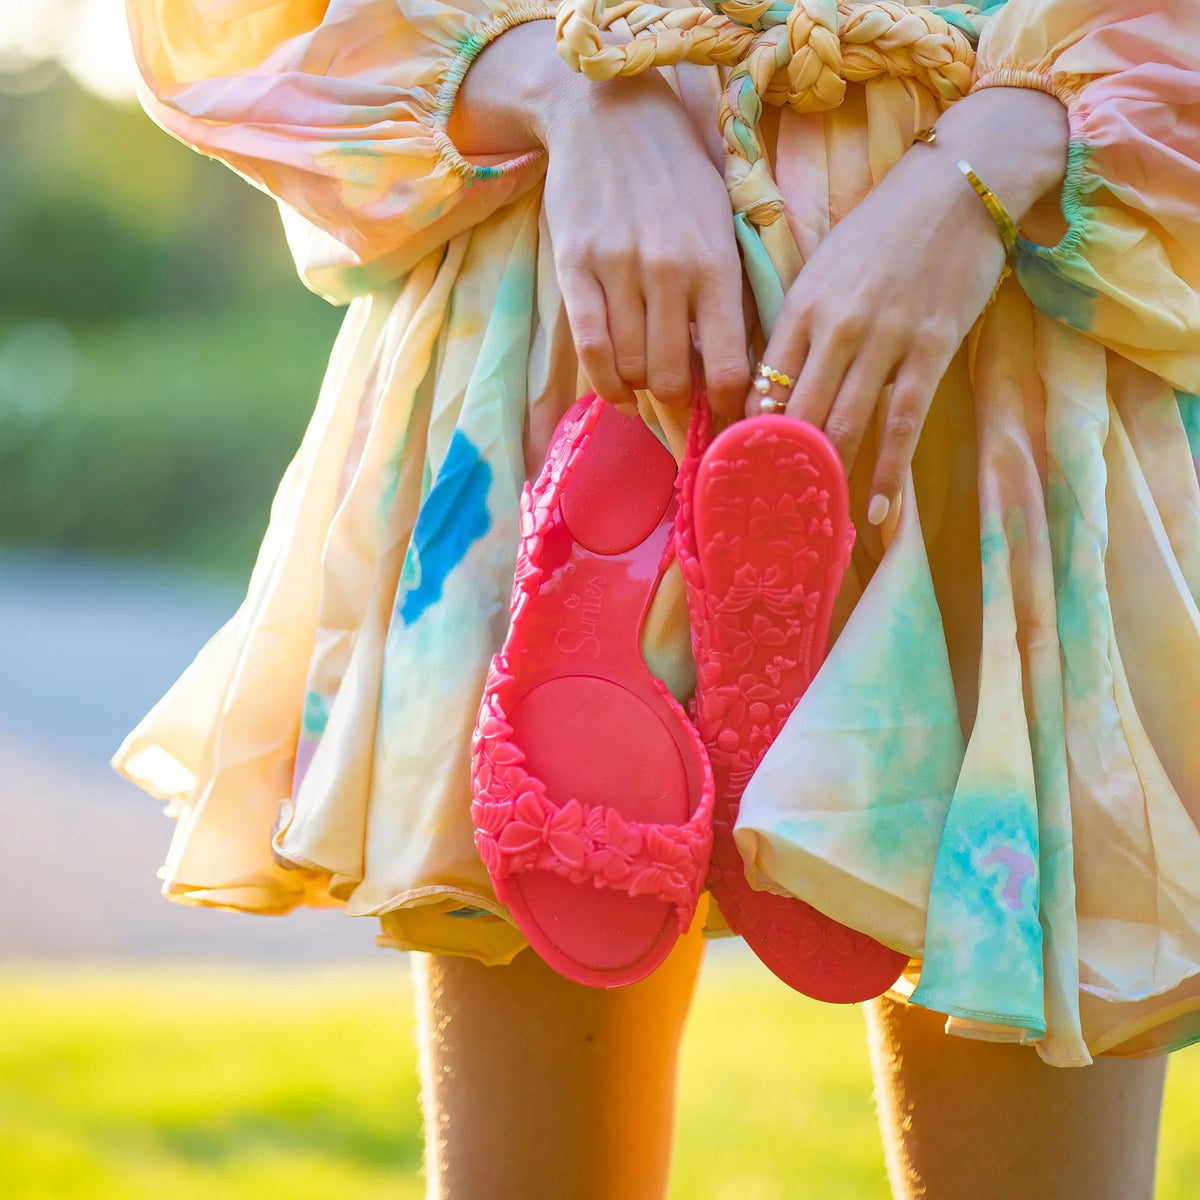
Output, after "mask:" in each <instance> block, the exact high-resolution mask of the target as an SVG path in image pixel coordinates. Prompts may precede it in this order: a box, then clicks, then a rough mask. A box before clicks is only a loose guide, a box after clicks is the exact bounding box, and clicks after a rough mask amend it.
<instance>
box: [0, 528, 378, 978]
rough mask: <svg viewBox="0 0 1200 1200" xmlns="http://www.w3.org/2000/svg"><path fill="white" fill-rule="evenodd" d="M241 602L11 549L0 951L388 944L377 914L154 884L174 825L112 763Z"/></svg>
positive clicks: (362, 950)
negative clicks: (210, 904)
mask: <svg viewBox="0 0 1200 1200" xmlns="http://www.w3.org/2000/svg"><path fill="white" fill-rule="evenodd" d="M238 600H239V594H238V591H237V590H236V589H233V588H230V587H222V586H220V585H216V584H213V583H210V582H206V581H197V580H196V579H194V578H192V577H190V576H188V575H185V574H182V573H178V572H172V571H168V570H159V569H154V568H149V567H134V566H118V565H114V564H110V563H106V562H100V561H87V560H68V559H55V558H41V557H33V556H24V555H14V554H11V553H8V552H5V553H3V554H0V958H8V959H10V960H11V959H13V958H29V957H55V958H61V957H72V958H76V957H98V958H105V957H114V956H116V957H138V958H150V957H154V958H157V957H163V956H175V955H179V956H187V957H196V956H201V957H220V958H231V957H232V958H247V959H259V960H261V959H288V960H292V961H297V960H309V961H316V960H324V959H344V958H351V957H353V958H362V957H368V956H374V957H377V956H378V955H380V954H383V953H384V951H381V950H377V949H376V948H375V947H374V944H373V939H374V934H375V929H376V924H375V922H374V921H372V920H350V919H347V918H346V917H344V916H342V915H341V913H337V912H300V913H293V914H292V915H290V916H288V917H287V918H286V920H284V919H280V918H271V917H249V916H243V915H241V914H233V913H219V912H211V911H205V910H199V909H192V908H186V907H183V906H180V905H176V904H169V903H167V902H166V901H165V900H163V899H162V898H161V897H160V896H159V894H158V881H157V880H156V879H155V875H154V872H155V870H156V869H157V867H158V864H159V862H160V861H161V859H162V855H163V852H164V850H165V849H166V845H167V841H168V839H169V837H170V832H171V826H170V824H169V822H168V821H167V820H166V819H165V818H164V817H163V815H162V812H161V805H159V804H158V802H157V801H155V800H152V799H151V798H150V797H148V796H146V795H144V794H143V793H142V792H139V791H138V790H137V789H135V788H133V787H132V786H130V785H129V784H127V783H125V782H124V781H123V780H121V779H119V778H118V777H117V776H116V775H115V774H114V773H113V772H112V770H111V769H110V768H109V766H108V759H109V756H110V755H111V754H112V753H113V751H114V750H115V749H116V747H117V746H118V745H119V744H120V741H121V738H122V737H123V736H124V735H125V733H126V732H127V731H128V730H129V729H130V728H131V727H132V726H133V725H134V724H136V722H137V721H138V719H139V718H140V717H141V716H142V715H143V713H145V712H146V710H147V709H148V708H150V706H151V705H152V704H153V703H154V702H155V701H156V700H157V699H158V697H159V696H160V695H161V694H162V693H163V691H165V690H166V688H167V687H168V686H170V684H171V682H172V681H173V680H174V679H175V678H176V676H177V675H178V674H179V672H180V671H182V670H183V668H184V667H185V666H187V664H188V662H189V661H190V660H191V658H192V656H193V655H194V654H195V653H196V651H197V650H198V649H199V648H200V647H201V646H202V645H203V644H204V642H205V640H206V639H207V638H208V637H209V636H210V635H211V634H212V633H213V632H215V631H216V629H217V628H218V627H219V626H220V624H221V623H222V622H223V621H224V620H225V619H226V617H228V616H229V614H230V613H232V611H233V609H234V608H235V607H236V605H237V603H238Z"/></svg>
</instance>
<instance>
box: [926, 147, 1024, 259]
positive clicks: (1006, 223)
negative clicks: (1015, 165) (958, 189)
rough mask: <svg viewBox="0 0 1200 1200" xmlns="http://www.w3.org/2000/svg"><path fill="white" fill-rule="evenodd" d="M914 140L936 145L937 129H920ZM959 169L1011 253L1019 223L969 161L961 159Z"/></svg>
mask: <svg viewBox="0 0 1200 1200" xmlns="http://www.w3.org/2000/svg"><path fill="white" fill-rule="evenodd" d="M913 141H914V142H924V143H925V145H927V146H936V145H937V130H936V129H918V130H917V132H916V133H914V134H913ZM958 169H959V170H960V171H961V172H962V173H963V174H964V175H965V176H966V179H967V182H968V183H969V184H970V185H971V188H972V190H973V191H974V192H975V195H977V196H978V197H979V198H980V200H982V201H983V205H984V207H985V208H986V209H987V210H988V215H989V216H990V217H991V218H992V220H993V221H994V222H995V223H996V229H997V230H999V233H1000V237H1001V238H1002V239H1003V241H1004V249H1005V250H1006V251H1007V252H1008V253H1009V254H1011V253H1012V252H1013V250H1014V249H1015V248H1016V245H1017V223H1016V222H1015V221H1014V220H1013V219H1012V217H1011V216H1010V215H1009V212H1008V209H1007V208H1005V207H1004V205H1003V204H1002V203H1001V201H1000V197H999V196H997V195H996V193H995V192H993V191H992V189H991V188H990V187H988V185H987V184H986V183H984V182H983V180H982V179H980V178H979V176H978V175H976V174H975V170H974V168H973V167H972V166H971V164H970V163H969V162H967V161H965V160H964V159H960V160H959V163H958Z"/></svg>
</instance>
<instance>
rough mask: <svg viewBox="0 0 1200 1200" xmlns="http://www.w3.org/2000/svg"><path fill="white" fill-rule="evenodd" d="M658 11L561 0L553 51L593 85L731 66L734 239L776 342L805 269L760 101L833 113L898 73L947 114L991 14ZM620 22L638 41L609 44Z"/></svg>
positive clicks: (760, 7)
mask: <svg viewBox="0 0 1200 1200" xmlns="http://www.w3.org/2000/svg"><path fill="white" fill-rule="evenodd" d="M704 2H705V5H706V7H704V8H662V7H659V6H658V5H654V4H643V3H638V2H637V0H625V2H624V3H618V4H611V5H610V4H608V3H607V0H561V3H560V4H559V6H558V19H557V34H558V52H559V54H560V55H561V56H562V57H563V58H564V59H565V60H566V61H567V63H568V65H569V66H570V67H571V68H572V69H573V70H575V71H579V72H580V73H582V74H583V75H586V76H587V77H588V78H589V79H596V80H601V79H612V78H613V77H615V76H617V75H638V74H640V73H641V72H643V71H648V70H650V69H651V68H653V67H663V66H673V65H674V64H676V63H680V62H690V63H696V64H699V65H702V66H725V67H730V68H732V70H731V71H730V73H729V76H728V79H727V81H726V84H725V89H724V92H723V95H722V100H721V108H720V113H719V117H718V120H719V122H720V127H721V135H722V137H723V139H724V142H725V183H726V186H727V187H728V189H729V196H730V201H731V203H732V205H733V211H734V221H735V225H736V228H737V234H738V241H739V243H740V244H741V247H742V253H743V256H744V259H745V263H746V271H747V275H748V276H749V278H750V282H751V284H752V286H753V288H754V294H755V299H756V301H757V303H758V309H759V316H760V318H761V319H762V322H763V327H764V330H765V331H766V332H767V334H768V335H769V333H770V328H771V326H772V324H773V323H774V318H775V314H776V313H777V312H778V310H779V305H780V304H781V303H782V301H783V295H784V293H785V292H786V290H787V289H788V287H790V286H791V284H792V281H793V280H794V279H795V278H796V275H797V274H798V273H799V271H800V267H801V265H802V262H801V257H800V252H799V250H798V249H797V247H796V243H795V240H794V238H793V237H792V234H791V230H790V229H789V228H788V223H787V221H786V220H783V219H781V218H782V216H783V196H782V194H781V193H780V191H779V188H778V187H777V186H776V184H775V180H774V179H773V178H772V176H771V169H770V164H769V162H768V159H767V155H766V152H765V149H764V147H763V144H762V138H761V136H760V133H759V128H758V125H759V120H760V118H761V115H762V111H763V104H764V103H766V104H775V105H781V106H782V105H786V106H787V107H788V108H791V109H793V110H794V111H796V112H823V111H826V110H828V109H832V108H836V107H837V106H838V105H839V104H840V103H841V102H842V98H843V97H844V96H845V94H846V85H847V83H864V82H866V81H868V80H871V79H878V78H881V77H885V76H887V77H891V78H894V79H899V80H901V81H903V82H904V83H905V85H906V86H907V87H908V88H909V90H910V91H911V92H912V93H913V95H914V100H915V97H916V95H917V89H920V90H921V91H924V92H926V93H928V94H929V95H931V96H933V98H934V99H935V100H936V102H937V103H938V105H939V106H940V107H941V108H943V109H945V108H947V107H949V106H950V105H951V104H952V103H953V102H954V101H955V100H958V99H960V98H961V97H962V96H964V95H966V93H967V91H968V90H969V88H970V86H971V78H972V71H973V68H974V65H975V45H976V43H977V41H978V38H979V32H980V30H981V29H982V27H983V22H984V19H985V18H984V17H983V15H982V14H981V12H980V11H979V9H978V8H977V7H975V6H973V5H966V4H955V5H948V6H944V7H940V8H930V7H925V6H918V5H914V6H912V7H910V6H909V5H907V4H901V3H896V2H895V0H877V2H876V3H869V4H867V3H855V2H853V0H842V2H841V3H838V2H837V0H793V2H788V0H757V2H752V0H704ZM621 19H624V20H625V22H626V23H627V24H628V26H629V29H630V30H631V32H632V33H633V39H632V40H631V41H627V42H624V43H614V42H611V41H605V40H604V39H603V37H602V35H601V33H602V30H606V29H608V28H609V27H610V26H611V25H612V24H613V23H614V22H616V21H618V20H621Z"/></svg>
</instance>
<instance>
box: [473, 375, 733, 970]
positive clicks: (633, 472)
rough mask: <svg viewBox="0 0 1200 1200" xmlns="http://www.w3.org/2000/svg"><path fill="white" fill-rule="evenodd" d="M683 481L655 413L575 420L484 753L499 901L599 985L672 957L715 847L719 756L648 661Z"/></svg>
mask: <svg viewBox="0 0 1200 1200" xmlns="http://www.w3.org/2000/svg"><path fill="white" fill-rule="evenodd" d="M675 475H676V466H675V460H674V459H673V458H672V456H671V454H670V453H669V452H668V451H667V450H666V449H665V448H664V447H663V445H662V444H661V443H660V442H659V440H658V439H657V438H656V437H655V436H654V434H653V433H652V432H651V431H650V430H649V429H648V428H647V427H646V425H645V423H644V422H643V421H641V420H640V419H639V418H638V417H636V416H625V415H623V414H622V413H621V412H619V411H618V410H617V409H616V408H614V407H613V406H612V405H611V404H608V403H607V402H606V401H604V400H599V399H596V398H595V397H591V396H588V397H585V398H584V399H583V400H580V401H578V402H577V403H576V404H575V405H574V406H573V407H572V408H571V409H570V411H568V413H567V415H566V416H565V417H564V418H563V420H562V422H561V423H560V424H559V427H558V430H557V431H556V433H555V437H554V441H553V442H552V444H551V447H550V452H549V454H548V456H547V459H546V465H545V466H544V467H543V468H542V471H541V474H540V475H539V476H538V479H537V482H536V483H534V484H533V485H532V486H530V485H526V489H525V495H524V497H523V500H522V504H521V546H520V551H519V553H518V556H517V568H516V578H515V581H514V585H513V597H512V624H511V626H510V628H509V632H508V636H507V637H506V639H505V642H504V648H503V649H502V650H501V652H500V653H499V654H498V655H496V657H495V658H494V659H493V660H492V666H491V670H490V672H489V674H488V680H487V687H486V691H485V692H484V697H483V703H482V705H481V708H480V713H479V722H478V725H477V726H476V730H475V738H474V742H473V744H472V784H473V791H474V796H475V800H474V803H473V804H472V806H471V815H472V817H473V818H474V821H475V826H476V832H475V845H476V846H477V847H478V849H479V853H480V856H481V857H482V859H483V861H484V863H485V865H486V866H487V869H488V873H489V874H490V875H491V878H492V882H493V884H494V885H495V889H496V895H497V897H498V898H499V899H500V900H501V901H502V902H503V903H504V904H506V905H507V906H508V909H509V911H510V913H511V914H512V916H513V919H514V920H515V921H516V923H517V925H518V926H520V928H521V931H522V932H523V933H524V934H525V936H526V937H527V938H528V939H529V943H530V945H531V946H533V948H534V950H535V951H536V952H537V953H538V955H539V956H540V957H541V958H542V959H543V960H544V961H545V962H546V963H548V964H549V965H550V966H551V967H553V968H554V969H555V970H556V971H558V972H559V974H561V975H564V976H566V977H567V978H568V979H573V980H575V981H576V982H577V983H582V984H587V985H588V986H591V987H618V986H621V985H623V984H627V983H633V982H635V981H636V980H638V979H642V978H644V977H645V976H646V975H648V974H649V973H650V972H651V971H653V970H654V968H655V967H657V966H658V965H659V964H660V963H661V962H662V961H663V959H665V958H666V956H667V954H668V953H669V952H670V949H671V946H672V945H673V944H674V942H675V940H676V938H677V937H678V936H679V934H680V932H681V931H683V930H685V929H686V928H687V926H688V924H689V922H690V921H691V919H692V915H693V913H694V911H695V907H696V901H697V899H698V897H699V894H700V890H701V887H702V886H703V883H704V876H705V872H706V870H707V867H708V856H709V850H710V848H711V845H712V806H713V784H712V771H711V769H710V768H709V765H708V758H707V756H706V755H705V753H704V748H703V746H702V745H701V744H700V738H699V735H698V734H697V732H696V729H695V727H694V726H693V725H692V724H691V722H690V721H689V720H688V718H687V715H686V714H685V713H684V711H683V709H682V708H680V706H679V705H678V704H677V703H676V702H675V700H674V699H673V698H672V696H671V695H670V693H669V692H668V691H667V688H666V686H665V684H663V683H662V682H661V681H660V680H658V679H655V678H654V677H653V676H652V675H651V674H650V671H649V669H648V668H647V667H646V664H645V662H644V661H643V659H642V656H641V650H640V647H639V635H640V633H641V628H642V622H643V621H644V619H645V615H646V611H647V609H648V607H649V605H650V601H651V599H652V597H653V595H654V591H655V588H656V587H657V584H658V581H659V579H660V577H661V575H662V572H663V570H664V568H665V566H666V565H667V563H668V562H669V561H670V557H671V553H672V529H673V526H674V520H675V510H676V506H677V501H676V498H675Z"/></svg>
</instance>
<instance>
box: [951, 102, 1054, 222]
mask: <svg viewBox="0 0 1200 1200" xmlns="http://www.w3.org/2000/svg"><path fill="white" fill-rule="evenodd" d="M1069 141H1070V127H1069V122H1068V118H1067V110H1066V108H1065V107H1064V106H1063V104H1062V103H1061V101H1059V100H1058V99H1056V98H1055V97H1054V96H1051V95H1049V94H1048V93H1047V92H1043V91H1039V90H1037V89H1036V88H1022V87H996V88H985V89H983V90H981V91H978V92H972V93H971V95H969V96H967V97H966V98H965V99H963V100H960V101H959V102H958V103H957V104H955V105H954V106H953V107H952V108H951V109H950V110H949V111H948V112H946V113H945V114H944V115H943V116H942V117H941V118H940V120H939V121H938V123H937V149H938V150H940V151H941V152H942V153H943V154H946V155H947V156H948V157H950V158H951V159H952V161H953V162H954V163H957V162H958V161H959V160H965V161H966V162H968V163H970V165H971V167H972V168H973V169H974V170H975V171H976V173H977V174H978V175H979V176H980V178H981V179H983V180H984V182H985V183H986V184H987V185H988V187H989V188H990V189H991V190H992V191H993V192H995V194H996V195H997V196H998V197H999V199H1000V201H1001V202H1002V203H1003V205H1004V207H1005V208H1006V209H1007V210H1008V212H1009V213H1010V214H1011V216H1012V218H1013V220H1014V221H1017V222H1020V221H1021V220H1022V219H1023V218H1024V217H1025V215H1026V213H1028V212H1029V210H1030V209H1031V208H1032V207H1033V206H1034V205H1035V204H1036V203H1037V202H1038V201H1039V200H1040V199H1042V198H1043V197H1045V196H1049V195H1052V194H1057V192H1058V191H1059V190H1060V189H1061V187H1062V183H1063V178H1064V176H1065V174H1066V169H1067V148H1068V145H1069Z"/></svg>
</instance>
